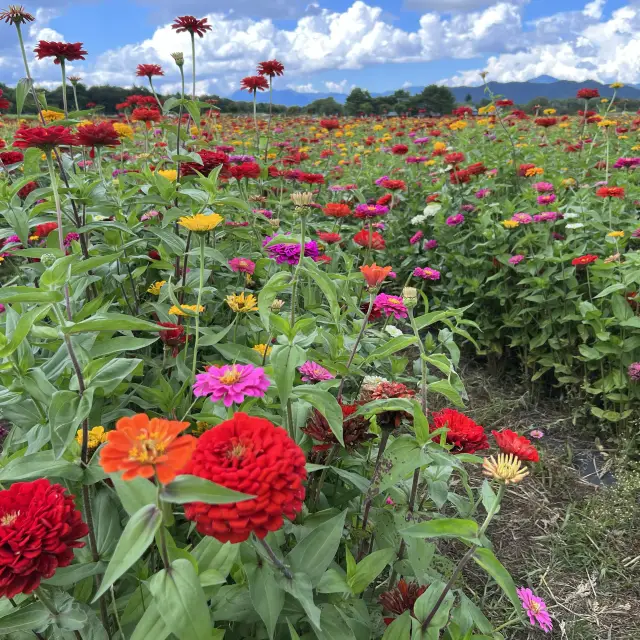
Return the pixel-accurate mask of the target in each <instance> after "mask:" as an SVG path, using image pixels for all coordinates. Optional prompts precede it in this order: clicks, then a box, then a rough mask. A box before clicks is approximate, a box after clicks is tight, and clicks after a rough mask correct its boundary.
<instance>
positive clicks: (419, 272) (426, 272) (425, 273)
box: [413, 267, 440, 280]
mask: <svg viewBox="0 0 640 640" xmlns="http://www.w3.org/2000/svg"><path fill="white" fill-rule="evenodd" d="M413 275H414V276H415V277H416V278H422V279H423V280H440V272H439V271H438V270H437V269H432V268H431V267H424V268H423V267H416V268H415V269H414V270H413Z"/></svg>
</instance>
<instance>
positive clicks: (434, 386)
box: [429, 380, 464, 407]
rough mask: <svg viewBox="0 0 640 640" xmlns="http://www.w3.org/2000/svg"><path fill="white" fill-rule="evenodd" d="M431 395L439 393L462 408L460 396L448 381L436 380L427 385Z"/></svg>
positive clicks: (462, 403)
mask: <svg viewBox="0 0 640 640" xmlns="http://www.w3.org/2000/svg"><path fill="white" fill-rule="evenodd" d="M429 391H430V392H431V393H439V394H441V395H443V396H444V397H445V398H447V399H448V400H450V401H451V402H453V404H455V405H456V406H458V407H464V401H463V400H462V396H461V395H460V394H459V393H458V391H456V389H455V388H454V386H453V385H452V384H451V383H450V382H449V381H448V380H436V382H432V383H431V384H430V385H429Z"/></svg>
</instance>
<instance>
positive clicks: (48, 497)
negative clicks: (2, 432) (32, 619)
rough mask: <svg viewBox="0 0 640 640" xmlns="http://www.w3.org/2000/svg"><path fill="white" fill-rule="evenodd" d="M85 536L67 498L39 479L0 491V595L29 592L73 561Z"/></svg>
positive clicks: (86, 530)
mask: <svg viewBox="0 0 640 640" xmlns="http://www.w3.org/2000/svg"><path fill="white" fill-rule="evenodd" d="M87 533H89V528H88V527H87V525H86V524H85V523H84V522H82V516H81V514H80V511H78V510H77V509H76V506H75V503H74V501H73V496H72V495H69V494H68V493H66V489H65V488H64V487H63V486H61V485H59V484H51V483H50V482H49V481H48V480H47V479H45V478H41V479H39V480H34V481H32V482H16V483H14V484H12V485H11V486H10V487H9V489H7V490H6V491H0V596H4V597H7V598H13V597H14V596H16V595H18V594H19V593H25V594H28V593H32V592H33V590H34V589H37V588H38V586H40V581H41V580H42V579H45V580H46V579H47V578H51V577H52V576H53V574H54V573H55V572H56V569H57V568H58V567H66V566H68V565H70V564H71V562H72V561H73V557H74V556H73V549H74V548H79V547H83V546H84V542H79V540H80V538H84V537H85V536H86V535H87Z"/></svg>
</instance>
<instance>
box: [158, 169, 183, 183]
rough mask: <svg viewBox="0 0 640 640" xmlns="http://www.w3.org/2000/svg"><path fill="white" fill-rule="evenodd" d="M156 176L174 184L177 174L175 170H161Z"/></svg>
mask: <svg viewBox="0 0 640 640" xmlns="http://www.w3.org/2000/svg"><path fill="white" fill-rule="evenodd" d="M158 175H160V176H162V177H163V178H166V179H167V180H169V182H175V181H176V180H177V179H178V172H177V171H176V170H175V169H161V170H160V171H158Z"/></svg>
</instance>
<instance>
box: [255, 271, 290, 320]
mask: <svg viewBox="0 0 640 640" xmlns="http://www.w3.org/2000/svg"><path fill="white" fill-rule="evenodd" d="M290 280H291V274H289V273H287V272H286V271H278V272H277V273H275V274H274V275H272V276H271V277H270V278H269V280H267V282H266V284H265V285H264V286H263V287H262V289H261V290H260V294H259V295H258V312H259V314H260V320H261V321H262V326H263V327H264V328H265V331H269V316H270V313H271V305H272V304H273V301H274V300H275V299H276V298H277V297H278V294H279V293H280V292H281V291H284V290H285V289H286V288H287V287H288V286H289V282H290Z"/></svg>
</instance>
